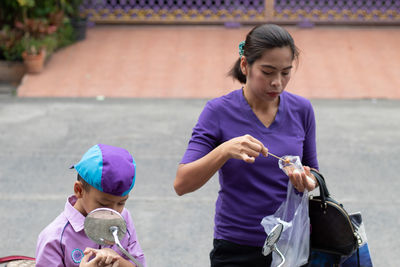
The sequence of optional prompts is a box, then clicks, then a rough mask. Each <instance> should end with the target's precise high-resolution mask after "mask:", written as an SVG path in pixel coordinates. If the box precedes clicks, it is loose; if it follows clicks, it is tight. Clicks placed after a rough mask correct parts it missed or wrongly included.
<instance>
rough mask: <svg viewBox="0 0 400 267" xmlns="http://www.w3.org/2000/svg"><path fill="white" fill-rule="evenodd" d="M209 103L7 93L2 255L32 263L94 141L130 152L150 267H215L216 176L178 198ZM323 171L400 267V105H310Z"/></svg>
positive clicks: (378, 251) (375, 249)
mask: <svg viewBox="0 0 400 267" xmlns="http://www.w3.org/2000/svg"><path fill="white" fill-rule="evenodd" d="M205 102H206V99H186V100H185V99H106V100H105V101H96V100H94V99H42V98H37V99H35V98H34V99H27V98H25V99H24V98H22V99H21V98H14V97H11V96H8V95H0V148H1V149H0V162H1V164H0V203H1V205H0V222H1V227H0V239H1V240H2V241H3V242H1V243H0V251H1V255H10V254H23V255H30V256H34V251H35V244H36V238H37V235H38V233H39V232H40V231H41V229H42V228H43V227H44V226H45V225H46V224H48V223H49V222H50V221H51V220H52V219H53V218H54V217H55V216H56V215H58V214H59V212H61V210H62V208H63V206H64V202H65V200H66V197H67V196H68V195H69V194H71V192H72V185H73V182H74V180H75V173H74V171H73V170H69V169H68V166H70V165H71V164H72V163H75V162H76V161H78V160H79V159H80V157H81V155H82V154H83V153H84V152H85V151H86V150H87V149H88V148H89V147H90V146H92V145H93V144H95V143H98V142H102V143H106V144H111V145H117V146H123V147H125V148H127V149H128V150H129V151H131V152H132V153H133V155H134V157H135V158H136V161H137V165H138V175H137V185H136V187H135V189H134V190H133V193H132V195H131V198H130V199H129V201H128V203H127V207H128V208H129V209H130V210H131V211H132V215H133V219H134V221H135V223H136V227H137V231H138V234H139V238H140V242H141V244H142V246H143V248H144V251H145V254H146V257H147V260H148V263H149V266H155V267H162V266H182V267H186V266H192V267H204V266H208V264H209V263H208V253H209V251H210V249H211V245H212V229H213V213H214V202H215V199H216V194H217V190H218V183H217V182H216V179H215V178H213V179H212V180H211V181H210V182H209V183H208V184H207V185H205V186H204V187H203V188H202V189H200V190H199V191H197V192H195V193H192V194H189V195H186V196H183V197H178V196H176V195H175V193H174V191H173V188H172V183H173V180H174V177H175V171H176V167H177V164H178V162H179V160H180V158H181V156H182V155H183V152H184V149H185V147H186V143H187V141H188V138H189V136H190V133H191V128H192V127H193V125H194V123H195V121H196V120H197V117H198V115H199V112H200V111H201V109H202V107H203V105H204V104H205ZM312 103H313V105H314V108H315V111H316V116H317V117H316V118H317V125H318V128H317V131H318V152H319V161H320V165H321V170H322V171H323V172H324V173H325V174H326V177H327V179H328V186H329V188H330V191H331V193H333V195H334V196H335V197H336V198H337V199H338V200H340V201H342V202H343V204H344V206H345V207H346V208H347V210H348V211H351V212H352V211H361V212H362V214H363V216H364V221H365V224H366V230H367V235H368V238H369V245H370V249H371V252H372V256H373V261H374V263H375V266H379V267H380V266H385V267H396V266H398V262H399V261H398V255H399V254H400V249H399V241H398V240H399V239H400V235H399V231H398V226H399V221H400V220H399V219H400V215H399V212H398V211H399V208H398V207H399V204H400V201H399V198H398V197H397V195H398V191H399V186H400V182H399V179H398V170H397V169H398V168H397V165H398V156H399V154H400V146H399V144H398V143H399V142H398V140H399V139H400V102H399V101H394V100H335V101H333V100H313V101H312Z"/></svg>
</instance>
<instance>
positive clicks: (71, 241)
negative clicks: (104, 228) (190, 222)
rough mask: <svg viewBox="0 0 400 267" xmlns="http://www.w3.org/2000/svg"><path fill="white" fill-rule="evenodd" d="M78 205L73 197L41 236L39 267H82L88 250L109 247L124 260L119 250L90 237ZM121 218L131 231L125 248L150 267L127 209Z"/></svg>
mask: <svg viewBox="0 0 400 267" xmlns="http://www.w3.org/2000/svg"><path fill="white" fill-rule="evenodd" d="M75 202H76V197H75V196H71V197H69V198H68V200H67V203H66V204H65V209H64V211H63V212H62V213H61V214H60V215H59V216H58V217H57V218H56V219H55V220H54V221H53V222H52V223H50V224H49V225H48V226H47V227H46V228H45V229H44V230H43V231H42V232H41V233H40V235H39V238H38V242H37V246H36V267H49V266H51V267H59V266H60V267H61V266H66V267H70V266H79V263H80V260H81V259H82V258H83V251H85V249H86V248H87V247H90V248H95V249H100V248H104V247H108V248H112V249H113V250H114V251H116V252H117V253H118V254H120V255H121V256H123V254H122V253H120V251H119V249H118V248H117V246H115V245H114V246H100V245H98V244H96V243H95V242H93V241H92V240H90V239H89V238H88V237H87V236H86V234H85V231H84V227H83V225H84V221H85V217H84V216H83V215H82V214H81V213H80V212H79V211H78V210H76V209H75V208H74V207H73V205H74V204H75ZM121 215H122V217H123V218H124V219H125V221H126V227H127V233H126V235H125V237H124V238H123V239H122V240H120V241H121V245H122V246H123V247H124V248H125V249H126V250H127V251H128V252H129V253H130V254H131V255H132V256H133V257H135V258H136V259H137V260H138V261H139V262H141V263H142V264H143V266H146V263H145V258H144V254H143V251H142V249H141V247H140V244H139V241H138V240H137V236H136V230H135V226H134V225H133V221H132V219H131V215H130V213H129V211H128V210H127V209H125V208H124V210H123V211H122V213H121ZM123 257H124V258H125V259H126V257H125V256H123Z"/></svg>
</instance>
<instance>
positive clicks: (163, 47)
mask: <svg viewBox="0 0 400 267" xmlns="http://www.w3.org/2000/svg"><path fill="white" fill-rule="evenodd" d="M399 11H400V1H398V0H390V1H389V0H374V1H373V0H352V1H348V0H282V1H281V0H275V1H270V0H264V1H263V0H260V1H258V0H229V1H228V0H71V1H67V0H58V1H56V0H1V1H0V226H1V227H0V238H1V240H3V242H2V243H1V244H0V257H1V256H7V255H26V256H34V254H35V247H36V239H37V236H38V234H39V232H40V231H41V230H42V229H43V228H44V227H45V226H46V225H47V224H48V223H50V222H51V220H53V219H54V218H55V217H56V216H57V215H58V214H59V213H60V212H61V211H62V210H63V207H64V203H65V200H66V198H67V196H68V195H70V194H72V192H73V187H72V186H73V182H74V181H75V177H76V176H75V175H76V174H75V173H74V171H71V170H69V169H68V167H69V166H70V165H71V164H73V163H75V162H77V161H78V160H79V159H80V157H81V156H82V155H83V153H84V152H85V151H86V150H87V149H88V148H89V147H91V146H92V145H94V144H96V143H106V144H110V145H116V146H121V147H124V148H126V149H128V150H129V151H130V152H131V153H132V154H133V155H134V157H135V159H136V161H137V164H138V178H137V179H138V180H137V184H136V186H135V189H134V190H133V192H132V195H131V197H130V199H129V201H128V203H127V208H129V209H130V210H131V213H132V217H133V219H134V221H135V224H136V228H137V231H138V235H139V240H140V242H141V245H142V247H143V249H144V251H145V255H146V258H147V262H148V265H149V266H189V265H190V266H193V267H202V266H208V265H209V260H208V253H209V252H210V250H211V248H212V233H213V215H214V204H215V200H216V196H217V192H218V190H219V184H218V180H217V179H218V177H213V178H212V179H211V180H210V181H209V182H208V183H207V184H206V185H205V186H204V187H203V188H201V189H200V190H198V191H196V192H194V193H191V194H188V195H185V196H183V197H178V196H176V194H175V192H174V190H173V187H172V184H173V180H174V178H175V172H176V168H177V166H178V164H179V161H180V159H181V157H182V156H183V153H184V151H185V148H186V145H187V142H188V140H189V138H190V134H191V130H192V127H193V126H194V124H195V123H196V121H197V118H198V116H199V114H200V112H201V110H202V108H203V106H204V105H205V103H206V102H207V101H208V100H209V99H211V98H213V97H218V96H221V95H223V94H226V93H228V92H230V91H232V90H234V89H238V88H240V86H241V85H240V84H239V83H237V82H235V81H233V80H232V79H231V78H229V77H227V72H228V71H229V69H230V67H231V66H232V64H233V63H234V61H235V60H236V59H237V58H238V45H239V43H240V41H242V40H244V38H245V36H246V34H247V32H248V31H249V30H251V28H252V27H254V26H255V25H258V24H261V23H276V24H279V25H281V26H284V27H285V28H286V29H287V30H288V31H289V32H290V33H291V34H292V36H293V37H294V39H295V42H296V44H297V46H298V47H299V49H300V61H299V65H298V66H297V67H296V70H295V71H294V73H293V75H292V79H291V81H290V83H289V84H288V86H287V90H288V91H290V92H293V93H296V94H299V95H302V96H304V97H307V98H309V99H310V100H311V102H312V104H313V106H314V109H315V114H316V120H317V147H318V155H319V162H320V166H321V171H322V172H323V173H324V174H325V176H326V178H327V181H328V182H327V183H328V186H329V189H330V191H331V193H332V194H333V196H334V197H335V198H337V200H339V201H340V202H342V203H343V204H344V207H345V208H346V209H347V210H348V211H349V212H356V211H361V213H362V214H363V219H364V223H365V227H366V231H367V236H368V244H369V247H370V251H371V255H372V260H373V263H374V265H375V266H389V267H391V266H398V262H399V261H398V259H397V258H398V255H399V253H400V249H399V243H398V240H399V239H400V235H399V233H398V231H397V228H398V225H399V222H400V216H399V214H398V204H400V203H399V200H398V198H397V193H398V189H399V188H400V187H399V179H398V178H397V176H398V174H397V159H398V156H399V155H400V146H399V144H398V140H399V139H400V89H399V88H400V51H399V44H400V27H399V25H400V13H399Z"/></svg>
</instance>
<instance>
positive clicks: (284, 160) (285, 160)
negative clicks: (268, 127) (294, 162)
mask: <svg viewBox="0 0 400 267" xmlns="http://www.w3.org/2000/svg"><path fill="white" fill-rule="evenodd" d="M268 154H269V155H271V156H273V157H274V158H277V159H279V160H282V161H283V162H285V163H290V160H289V159H283V158H281V157H278V156H277V155H274V154H272V153H270V152H268Z"/></svg>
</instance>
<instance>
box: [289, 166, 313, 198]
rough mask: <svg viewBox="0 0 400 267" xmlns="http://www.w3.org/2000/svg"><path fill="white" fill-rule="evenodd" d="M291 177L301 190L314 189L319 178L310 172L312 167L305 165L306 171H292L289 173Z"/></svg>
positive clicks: (294, 184)
mask: <svg viewBox="0 0 400 267" xmlns="http://www.w3.org/2000/svg"><path fill="white" fill-rule="evenodd" d="M288 176H289V179H290V181H291V182H292V184H293V186H294V188H296V190H297V191H299V192H304V190H305V189H307V191H309V192H310V191H312V190H314V189H315V188H316V187H317V179H316V178H315V177H314V175H313V174H312V173H311V172H310V167H308V166H304V172H303V173H300V172H298V171H291V172H289V173H288Z"/></svg>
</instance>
